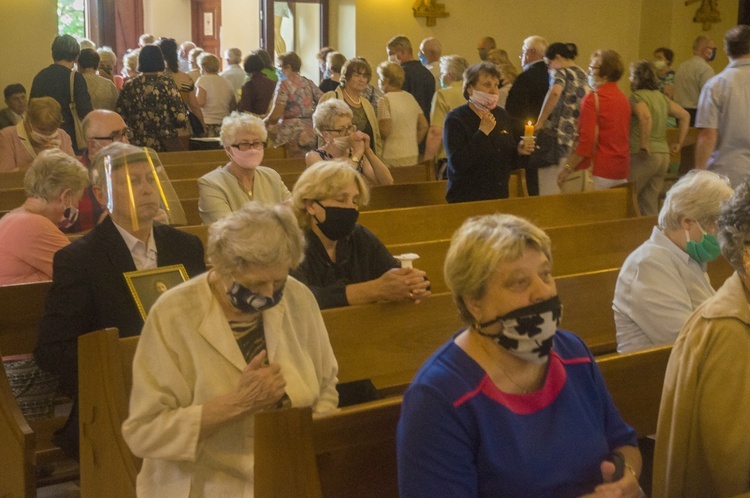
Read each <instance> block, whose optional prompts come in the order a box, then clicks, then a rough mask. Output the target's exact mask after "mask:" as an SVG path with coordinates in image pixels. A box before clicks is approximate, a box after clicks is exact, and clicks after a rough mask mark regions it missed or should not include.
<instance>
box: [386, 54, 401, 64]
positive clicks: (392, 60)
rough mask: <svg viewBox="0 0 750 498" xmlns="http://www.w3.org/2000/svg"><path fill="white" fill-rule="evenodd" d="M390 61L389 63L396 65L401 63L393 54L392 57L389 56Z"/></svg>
mask: <svg viewBox="0 0 750 498" xmlns="http://www.w3.org/2000/svg"><path fill="white" fill-rule="evenodd" d="M388 61H389V62H395V63H396V64H398V63H399V62H398V57H397V56H396V54H391V55H389V56H388Z"/></svg>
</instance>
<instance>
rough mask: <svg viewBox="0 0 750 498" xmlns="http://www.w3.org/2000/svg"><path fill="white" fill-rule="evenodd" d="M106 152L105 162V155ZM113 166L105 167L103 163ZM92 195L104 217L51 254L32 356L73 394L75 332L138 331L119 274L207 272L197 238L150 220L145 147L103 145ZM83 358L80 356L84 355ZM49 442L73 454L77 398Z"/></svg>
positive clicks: (153, 212)
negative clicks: (170, 269)
mask: <svg viewBox="0 0 750 498" xmlns="http://www.w3.org/2000/svg"><path fill="white" fill-rule="evenodd" d="M104 157H109V161H106V162H105V161H104V160H103V158H104ZM105 163H106V164H107V165H108V166H109V167H111V174H108V173H105V168H104V167H103V166H104V164H105ZM92 179H93V183H94V193H95V195H96V196H97V199H98V200H99V201H100V202H101V204H102V205H103V206H109V210H110V215H109V216H108V217H107V218H106V219H105V220H104V221H102V223H100V224H99V225H97V226H96V227H95V228H94V229H93V230H92V231H91V232H89V233H88V234H87V235H85V236H84V237H82V238H81V239H79V240H77V241H75V242H73V243H72V244H71V245H69V246H68V247H65V248H63V249H61V250H60V251H58V252H57V253H56V254H55V257H54V261H53V283H52V287H51V289H50V292H49V295H48V296H47V301H46V304H45V312H44V317H43V318H42V322H41V324H40V329H39V339H38V341H37V346H36V350H35V351H34V356H35V358H36V361H37V363H38V364H39V366H40V367H41V368H43V369H44V370H47V371H50V372H53V373H55V374H57V375H59V376H60V378H61V387H62V390H63V391H64V392H65V393H66V394H67V395H69V396H71V397H72V398H73V399H74V400H75V399H76V395H77V392H78V336H80V335H83V334H85V333H88V332H92V331H95V330H99V329H102V328H105V327H117V328H118V329H119V331H120V336H121V337H128V336H133V335H138V334H140V332H141V328H142V327H143V319H142V318H141V315H140V313H139V311H138V308H137V306H136V304H135V301H134V300H133V297H132V296H131V294H130V291H129V290H128V285H127V283H126V280H125V278H124V277H123V273H125V272H129V271H135V270H145V269H153V268H156V267H162V266H169V265H177V264H182V265H184V266H185V269H186V270H187V272H188V274H189V275H190V276H191V277H192V276H195V275H198V274H200V273H202V272H204V271H205V270H206V267H205V263H204V254H203V246H202V244H201V241H200V239H198V238H197V237H195V236H193V235H189V234H187V233H185V232H181V231H179V230H177V229H174V228H172V227H170V226H168V225H161V224H159V223H155V222H154V218H155V217H156V216H157V215H159V214H163V213H160V202H159V188H158V186H157V185H156V183H155V180H154V177H153V175H152V169H151V165H150V164H149V163H148V161H147V158H146V155H145V154H144V152H143V149H141V148H138V147H135V146H132V145H128V144H124V143H115V144H112V145H110V146H108V147H105V148H104V149H102V151H101V152H100V154H99V155H98V156H97V159H96V160H95V161H94V168H93V170H92ZM82 361H85V359H82ZM54 441H55V443H56V444H58V445H59V446H60V447H61V448H62V449H63V450H65V452H66V453H67V454H68V455H70V456H71V457H73V458H76V459H78V413H77V403H75V404H74V408H73V412H72V413H71V416H70V418H69V420H68V423H67V424H66V426H65V427H64V428H63V429H62V430H61V431H60V432H59V433H58V434H57V435H56V436H55V439H54Z"/></svg>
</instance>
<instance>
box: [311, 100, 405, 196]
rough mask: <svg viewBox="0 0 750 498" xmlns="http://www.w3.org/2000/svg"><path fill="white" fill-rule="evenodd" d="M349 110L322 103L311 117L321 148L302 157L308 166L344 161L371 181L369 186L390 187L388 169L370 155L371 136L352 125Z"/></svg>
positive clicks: (338, 103)
mask: <svg viewBox="0 0 750 498" xmlns="http://www.w3.org/2000/svg"><path fill="white" fill-rule="evenodd" d="M352 119H353V113H352V110H351V108H350V107H349V106H348V105H347V104H346V103H345V102H344V101H343V100H338V99H332V100H327V101H325V102H321V103H320V104H319V105H318V107H317V108H316V109H315V113H314V114H313V127H314V128H315V132H316V133H317V134H318V135H320V137H321V138H322V139H323V146H322V147H319V148H317V149H315V150H311V151H310V152H308V153H307V154H306V155H305V162H306V163H307V166H312V165H313V164H315V163H317V162H319V161H331V160H334V159H342V160H344V161H347V163H349V164H350V165H351V166H352V168H354V169H356V170H357V171H359V172H360V173H362V175H364V177H365V178H366V179H367V180H368V181H369V182H370V185H391V184H392V183H393V177H392V176H391V172H390V171H388V166H386V165H385V163H384V162H383V161H381V160H380V158H379V157H378V156H377V155H376V154H375V152H373V150H372V147H371V145H370V144H371V142H370V137H369V136H368V135H367V134H365V133H363V132H361V131H358V130H357V126H356V125H354V124H353V123H352Z"/></svg>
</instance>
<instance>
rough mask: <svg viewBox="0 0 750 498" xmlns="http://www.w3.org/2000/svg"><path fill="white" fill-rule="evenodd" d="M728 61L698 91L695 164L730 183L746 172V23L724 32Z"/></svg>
mask: <svg viewBox="0 0 750 498" xmlns="http://www.w3.org/2000/svg"><path fill="white" fill-rule="evenodd" d="M724 50H725V51H726V53H727V55H728V56H729V65H728V66H727V67H726V68H725V69H724V70H723V71H722V72H721V73H719V74H718V75H716V76H715V77H713V78H711V79H710V80H709V81H708V83H706V86H704V87H703V91H702V92H701V98H700V103H699V104H698V117H697V119H696V123H695V125H696V126H697V127H698V128H700V129H701V130H700V133H699V134H698V141H697V143H696V148H695V167H696V168H700V169H705V168H706V167H707V168H708V169H710V170H711V171H715V172H716V173H720V174H722V175H726V176H728V177H729V179H730V180H731V182H732V185H733V186H735V187H736V186H737V185H739V184H740V183H741V182H743V181H745V179H746V178H747V176H748V175H750V133H748V131H747V129H748V125H750V94H748V91H747V89H748V88H750V27H748V26H743V25H740V26H735V27H734V28H732V29H730V30H729V31H727V33H726V35H724Z"/></svg>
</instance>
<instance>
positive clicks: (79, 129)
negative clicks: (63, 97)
mask: <svg viewBox="0 0 750 498" xmlns="http://www.w3.org/2000/svg"><path fill="white" fill-rule="evenodd" d="M75 76H76V73H75V72H74V71H71V72H70V113H71V114H72V115H73V126H74V129H75V133H76V143H75V145H76V149H78V150H82V149H85V148H86V138H85V137H84V136H83V123H82V122H81V118H79V117H78V108H77V107H76V99H75V92H74V86H73V85H74V81H75Z"/></svg>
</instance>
